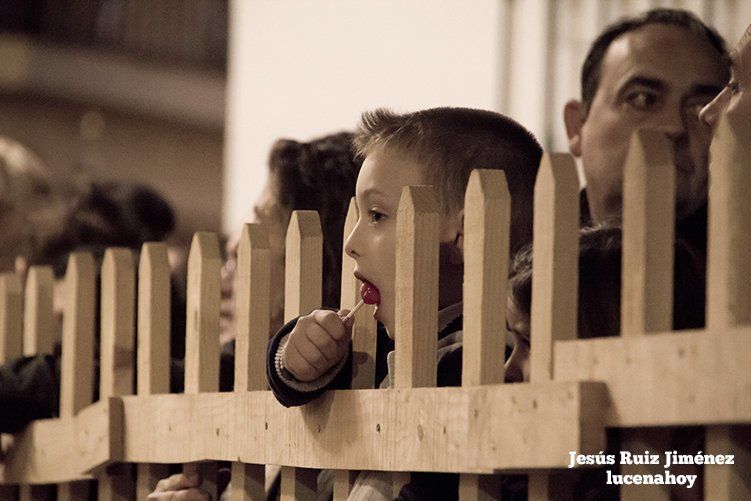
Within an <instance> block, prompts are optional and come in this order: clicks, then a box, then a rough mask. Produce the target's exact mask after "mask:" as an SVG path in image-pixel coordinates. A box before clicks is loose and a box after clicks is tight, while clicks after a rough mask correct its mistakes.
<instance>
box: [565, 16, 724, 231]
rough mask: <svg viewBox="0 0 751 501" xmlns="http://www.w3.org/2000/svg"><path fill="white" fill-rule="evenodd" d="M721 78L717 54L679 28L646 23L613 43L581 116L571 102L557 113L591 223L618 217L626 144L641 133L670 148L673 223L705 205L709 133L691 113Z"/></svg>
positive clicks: (713, 91)
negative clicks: (578, 161) (581, 176)
mask: <svg viewBox="0 0 751 501" xmlns="http://www.w3.org/2000/svg"><path fill="white" fill-rule="evenodd" d="M725 78H726V68H725V65H724V63H723V60H722V58H721V56H720V55H719V54H718V53H717V51H716V50H715V49H714V48H713V47H712V46H711V44H709V42H707V41H705V40H703V39H701V38H699V37H698V36H697V35H695V34H693V33H692V32H691V31H689V30H688V29H685V28H681V27H677V26H668V25H660V24H652V25H648V26H645V27H642V28H640V29H638V30H635V31H632V32H629V33H626V34H624V35H622V36H621V37H619V38H617V39H616V40H615V41H613V43H612V44H611V45H610V47H609V48H608V50H607V52H606V54H605V57H604V58H603V60H602V63H601V67H600V81H599V86H598V88H597V92H596V93H595V96H594V99H593V101H592V104H591V108H590V109H589V110H588V113H586V114H585V113H584V111H585V110H583V109H582V105H581V103H576V102H573V103H569V105H567V107H566V112H565V113H566V116H565V118H566V127H567V132H568V135H569V146H570V149H571V153H572V154H574V155H575V156H580V157H581V158H582V164H583V167H584V173H585V177H586V181H587V197H588V199H589V205H590V211H591V215H592V218H593V220H594V221H602V220H603V219H607V218H609V217H614V216H615V217H617V216H619V215H620V212H621V207H622V192H623V167H624V163H625V160H626V155H627V152H628V147H629V142H630V138H631V135H632V133H633V132H634V131H635V130H636V129H638V128H643V127H647V128H655V129H658V130H661V131H663V132H664V133H665V134H667V136H668V137H669V138H670V140H671V141H672V143H673V146H674V155H675V162H676V166H677V173H676V184H677V206H676V213H677V215H678V217H679V218H683V217H685V216H687V215H689V214H691V213H693V212H694V211H695V210H696V209H698V208H699V207H701V206H702V205H703V204H704V203H705V201H706V197H707V159H708V158H707V157H708V151H709V142H710V128H709V127H708V126H707V125H706V124H704V123H702V122H701V121H700V120H699V119H698V113H699V110H701V108H702V107H703V106H704V105H706V104H707V103H708V102H709V101H710V100H711V99H712V98H713V97H714V96H715V95H716V93H717V92H718V91H719V89H720V88H722V85H724V83H725V82H724V80H725ZM577 114H578V117H577V116H576V115H577Z"/></svg>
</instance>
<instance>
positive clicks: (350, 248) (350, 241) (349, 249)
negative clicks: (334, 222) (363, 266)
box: [344, 221, 360, 259]
mask: <svg viewBox="0 0 751 501" xmlns="http://www.w3.org/2000/svg"><path fill="white" fill-rule="evenodd" d="M358 226H360V222H359V221H358V222H357V224H356V225H355V227H354V228H353V229H352V232H351V233H350V234H349V235H348V236H347V240H346V241H345V242H344V252H346V253H347V255H348V256H349V257H351V258H352V259H357V256H359V254H358V253H357V251H356V250H355V234H356V233H357V227H358Z"/></svg>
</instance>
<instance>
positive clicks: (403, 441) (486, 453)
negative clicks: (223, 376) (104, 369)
mask: <svg viewBox="0 0 751 501" xmlns="http://www.w3.org/2000/svg"><path fill="white" fill-rule="evenodd" d="M122 399H123V402H124V405H125V446H124V447H125V453H124V457H125V460H126V461H129V462H137V463H141V462H145V463H153V462H165V463H182V462H192V461H200V460H205V459H216V460H229V461H238V460H239V461H241V462H244V463H254V464H280V465H290V466H300V467H317V468H332V469H353V470H355V469H357V470H380V471H443V472H448V471H457V472H467V473H490V472H492V471H494V470H509V469H521V468H552V467H565V466H566V465H567V464H568V463H566V461H567V460H568V451H569V450H593V451H594V452H597V451H598V450H600V449H598V448H602V446H603V440H604V429H603V426H602V424H601V423H600V421H599V417H598V415H599V414H600V411H601V409H602V407H603V406H605V405H606V402H607V400H606V399H607V395H606V393H605V387H604V386H603V385H601V384H599V383H562V384H558V383H546V384H544V385H535V384H528V385H488V386H481V387H472V388H456V387H454V388H432V389H431V388H415V389H399V390H356V391H351V390H348V391H333V392H329V393H327V394H326V395H324V396H322V397H321V398H319V399H317V400H316V401H314V402H312V403H310V404H308V405H306V406H304V407H300V408H284V407H282V406H280V405H279V403H278V402H277V401H276V400H275V399H274V397H273V395H271V393H270V392H248V393H244V394H233V393H211V394H199V395H158V396H150V397H123V398H122ZM128 416H138V419H134V418H128ZM530 443H545V444H546V447H529V444H530Z"/></svg>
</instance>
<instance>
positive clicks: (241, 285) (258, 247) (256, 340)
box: [235, 224, 271, 392]
mask: <svg viewBox="0 0 751 501" xmlns="http://www.w3.org/2000/svg"><path fill="white" fill-rule="evenodd" d="M235 293H236V297H237V302H236V305H237V311H236V312H235V315H236V324H237V339H236V340H235V391H236V392H245V391H251V390H265V389H266V388H267V387H268V384H267V382H266V346H267V344H268V340H269V328H270V327H269V326H270V323H271V302H270V296H271V251H270V249H269V238H268V235H267V232H266V230H265V229H264V228H263V227H262V226H261V225H259V224H246V225H245V226H244V227H243V230H242V235H241V237H240V244H239V248H238V254H237V285H236V291H235Z"/></svg>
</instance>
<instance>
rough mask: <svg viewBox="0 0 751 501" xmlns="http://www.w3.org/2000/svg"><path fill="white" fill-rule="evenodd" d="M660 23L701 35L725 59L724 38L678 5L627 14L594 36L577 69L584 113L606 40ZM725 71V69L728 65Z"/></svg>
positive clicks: (596, 82)
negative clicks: (582, 62)
mask: <svg viewBox="0 0 751 501" xmlns="http://www.w3.org/2000/svg"><path fill="white" fill-rule="evenodd" d="M652 24H664V25H669V26H678V27H680V28H685V29H687V30H689V31H690V32H692V33H694V34H696V35H697V36H698V37H699V38H703V39H704V40H706V41H707V42H709V44H710V45H711V46H712V47H714V49H715V50H716V51H717V54H718V56H720V57H721V58H722V59H723V60H725V61H726V64H727V65H728V68H729V60H728V54H727V48H726V46H725V40H724V39H723V38H722V37H721V36H720V35H719V34H718V33H717V32H716V31H715V30H714V29H712V28H710V27H709V26H707V25H706V24H704V23H703V22H702V21H701V20H700V19H699V18H698V17H696V16H695V15H694V14H692V13H691V12H688V11H686V10H681V9H653V10H650V11H648V12H645V13H643V14H641V15H639V16H636V17H627V18H624V19H621V20H619V21H617V22H615V23H614V24H611V25H610V26H608V27H607V28H605V30H604V31H603V32H602V33H600V35H599V36H598V37H597V38H596V39H595V41H594V42H593V43H592V45H591V46H590V48H589V52H588V53H587V57H586V59H584V65H583V66H582V73H581V86H582V102H583V103H584V110H585V114H586V113H588V112H589V109H590V107H591V105H592V101H593V100H594V98H595V94H597V88H598V87H599V85H600V70H601V69H602V60H603V58H604V57H605V53H607V51H608V48H609V47H610V44H612V43H613V42H614V41H615V40H616V39H617V38H619V37H621V36H622V35H625V34H626V33H629V32H632V31H636V30H638V29H640V28H643V27H644V26H649V25H652ZM728 71H729V69H728Z"/></svg>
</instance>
